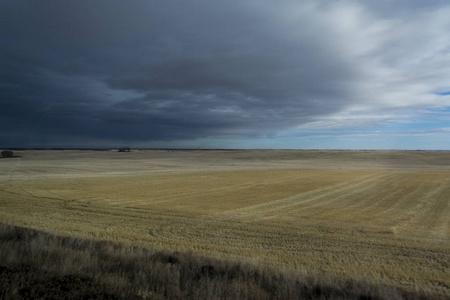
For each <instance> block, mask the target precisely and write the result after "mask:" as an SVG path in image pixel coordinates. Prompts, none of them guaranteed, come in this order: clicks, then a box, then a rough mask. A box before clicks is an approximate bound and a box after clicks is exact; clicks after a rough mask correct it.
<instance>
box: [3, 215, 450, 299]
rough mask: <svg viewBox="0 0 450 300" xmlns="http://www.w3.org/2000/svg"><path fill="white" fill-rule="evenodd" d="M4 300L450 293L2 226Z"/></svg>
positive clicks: (429, 296)
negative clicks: (371, 282) (20, 299)
mask: <svg viewBox="0 0 450 300" xmlns="http://www.w3.org/2000/svg"><path fill="white" fill-rule="evenodd" d="M0 298H2V299H19V298H25V299H61V298H64V299H258V300H262V299H443V298H444V297H442V296H439V295H436V294H432V293H424V292H417V291H416V292H408V291H404V290H401V289H398V288H394V287H389V286H379V285H378V286H374V285H372V284H370V283H367V282H361V281H359V282H358V281H349V280H347V281H342V280H337V279H336V278H329V277H326V276H325V277H324V276H322V277H321V278H318V277H308V276H304V275H302V274H299V273H295V272H282V271H277V270H271V269H270V268H267V267H266V266H264V265H250V264H246V263H242V262H233V261H224V260H216V259H210V258H204V257H201V256H198V255H195V254H193V253H169V252H156V251H153V250H151V249H139V248H135V247H123V246H122V247H121V246H118V245H117V244H113V243H108V242H99V241H92V240H83V239H77V238H68V237H58V236H54V235H51V234H48V233H45V232H38V231H35V230H31V229H26V228H20V227H16V226H11V225H7V224H0Z"/></svg>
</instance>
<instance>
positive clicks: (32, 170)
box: [0, 151, 450, 295]
mask: <svg viewBox="0 0 450 300" xmlns="http://www.w3.org/2000/svg"><path fill="white" fill-rule="evenodd" d="M17 154H18V155H21V158H14V159H0V220H2V221H4V222H11V223H14V224H15V225H21V226H27V227H31V228H35V229H42V230H46V231H50V232H53V233H57V234H60V235H70V236H77V237H85V238H86V237H87V238H95V239H103V240H112V241H116V242H120V243H123V244H127V245H136V246H141V247H152V248H156V249H165V250H173V251H185V250H192V251H194V252H197V253H200V254H202V255H206V256H213V257H221V258H226V259H241V260H245V261H248V262H252V263H257V264H267V265H269V266H272V267H274V268H282V269H286V270H294V271H299V272H302V273H304V274H313V275H317V274H319V275H320V274H326V276H336V277H338V278H341V279H346V278H348V279H362V280H367V281H370V282H372V283H381V284H389V285H395V286H400V287H403V288H406V289H411V290H413V289H423V290H428V291H434V292H438V293H441V294H443V295H450V268H449V261H450V153H449V152H428V151H407V152H401V151H172V152H169V151H135V152H132V153H117V152H112V151H23V152H18V153H17Z"/></svg>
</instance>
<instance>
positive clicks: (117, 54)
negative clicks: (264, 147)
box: [0, 0, 437, 146]
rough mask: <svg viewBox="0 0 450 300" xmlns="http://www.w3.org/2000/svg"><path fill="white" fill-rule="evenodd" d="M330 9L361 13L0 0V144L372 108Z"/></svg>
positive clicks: (217, 129) (187, 134)
mask: <svg viewBox="0 0 450 300" xmlns="http://www.w3.org/2000/svg"><path fill="white" fill-rule="evenodd" d="M402 3H403V2H402ZM370 5H372V9H373V14H383V13H384V14H387V11H388V9H386V7H387V4H385V5H381V4H370ZM405 5H406V4H405ZM415 5H417V6H418V7H419V6H420V2H415ZM436 5H437V4H436ZM341 6H342V9H341ZM340 9H341V10H344V11H346V9H350V11H351V9H355V11H357V13H356V14H360V16H362V17H364V16H371V14H369V13H366V12H365V10H364V9H363V7H362V6H358V5H355V4H354V3H353V2H351V1H343V2H342V5H341V4H339V3H338V4H336V2H335V1H322V2H318V3H317V4H309V3H307V2H301V1H300V2H295V1H286V2H283V3H277V4H276V5H275V4H274V3H272V2H270V1H234V0H233V1H206V0H205V1H195V2H190V1H181V0H180V1H127V2H123V1H115V0H113V1H111V0H108V1H106V0H97V1H64V0H63V1H61V0H58V1H56V0H51V1H50V0H48V1H32V0H28V1H2V2H1V3H0V20H1V21H0V22H1V26H0V57H1V59H0V105H1V107H2V109H1V110H0V126H1V128H3V130H2V131H0V139H1V140H2V141H1V142H0V145H1V144H3V145H15V146H16V145H17V146H26V145H35V144H39V143H42V144H45V143H49V141H50V143H54V144H64V143H67V142H68V141H72V140H74V141H75V140H76V141H78V142H81V143H83V140H85V141H86V143H89V141H92V140H99V141H101V140H105V141H109V142H111V141H118V142H119V141H128V142H133V141H141V142H146V141H171V140H180V139H196V138H230V137H231V138H232V137H237V138H240V137H259V136H267V135H274V134H276V132H277V131H279V130H286V129H292V128H296V127H298V126H302V125H303V124H307V123H310V122H314V121H317V120H318V119H320V118H325V117H327V116H331V115H336V114H338V113H340V112H342V111H346V110H348V109H349V108H351V107H353V106H354V105H355V103H366V102H367V103H370V101H372V100H373V98H371V97H368V96H367V93H364V91H362V90H363V89H364V88H365V87H366V86H365V85H364V84H365V81H364V82H363V84H359V83H360V82H362V81H363V79H362V78H365V77H367V76H368V75H367V68H366V67H367V66H368V65H370V64H371V63H372V60H370V63H367V60H365V58H364V55H369V54H367V53H368V52H367V53H366V52H364V51H366V50H361V51H362V52H364V53H363V54H361V53H362V52H361V51H360V50H359V48H358V47H360V48H361V49H365V47H366V45H367V44H368V43H366V44H364V41H363V43H362V46H358V44H357V43H355V45H351V43H349V42H351V41H357V39H354V38H355V35H353V34H354V30H358V26H359V25H360V24H359V23H355V24H350V25H351V26H350V28H349V29H348V28H344V29H345V30H344V31H339V30H340V29H339V28H340V26H341V23H345V21H346V20H345V16H344V18H343V19H339V18H341V17H342V16H341V14H339V12H340ZM335 11H336V12H337V13H335ZM330 16H331V17H330ZM336 16H337V17H336ZM333 17H336V19H333ZM372 17H373V16H371V17H370V18H372ZM373 18H374V19H373V20H372V21H373V22H376V18H375V17H373ZM333 22H335V23H333ZM368 22H369V23H370V20H369V21H368ZM364 24H365V23H364ZM335 25H336V26H335ZM375 42H377V41H375ZM377 45H378V44H377ZM355 51H356V52H357V54H354V53H353V52H355ZM358 51H360V52H361V53H360V52H358ZM356 52H355V53H356ZM375 52H376V51H375ZM377 55H378V54H377ZM374 57H375V60H373V61H376V59H379V56H376V55H375V56H374ZM362 61H363V62H362ZM361 66H363V67H361Z"/></svg>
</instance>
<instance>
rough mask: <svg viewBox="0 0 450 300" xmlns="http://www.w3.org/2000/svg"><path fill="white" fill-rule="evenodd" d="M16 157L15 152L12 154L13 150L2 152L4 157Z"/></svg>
mask: <svg viewBox="0 0 450 300" xmlns="http://www.w3.org/2000/svg"><path fill="white" fill-rule="evenodd" d="M13 156H14V152H12V151H11V150H3V151H2V157H13Z"/></svg>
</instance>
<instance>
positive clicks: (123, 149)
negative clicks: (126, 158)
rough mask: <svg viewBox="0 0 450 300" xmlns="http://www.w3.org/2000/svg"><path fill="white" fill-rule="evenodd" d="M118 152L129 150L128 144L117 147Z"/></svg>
mask: <svg viewBox="0 0 450 300" xmlns="http://www.w3.org/2000/svg"><path fill="white" fill-rule="evenodd" d="M119 152H131V149H130V147H128V146H123V147H120V148H119Z"/></svg>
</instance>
